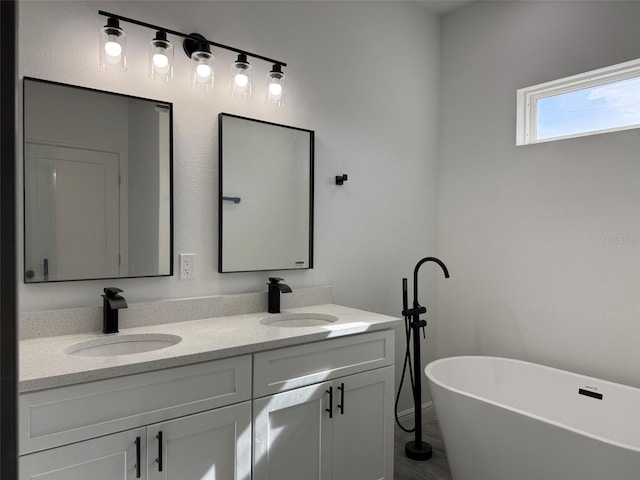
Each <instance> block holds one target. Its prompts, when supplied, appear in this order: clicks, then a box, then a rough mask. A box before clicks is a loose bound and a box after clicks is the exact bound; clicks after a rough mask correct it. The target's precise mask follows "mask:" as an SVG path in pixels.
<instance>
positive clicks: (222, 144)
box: [218, 113, 314, 273]
mask: <svg viewBox="0 0 640 480" xmlns="http://www.w3.org/2000/svg"><path fill="white" fill-rule="evenodd" d="M218 129H219V136H218V139H219V152H218V153H219V155H218V159H219V217H218V218H219V230H218V231H219V243H218V245H219V252H218V259H219V260H218V271H219V272H221V273H227V272H249V271H272V270H300V269H309V268H313V180H314V132H313V131H312V130H306V129H303V128H297V127H290V126H287V125H280V124H276V123H270V122H265V121H261V120H255V119H252V118H246V117H239V116H236V115H231V114H228V113H221V114H219V116H218Z"/></svg>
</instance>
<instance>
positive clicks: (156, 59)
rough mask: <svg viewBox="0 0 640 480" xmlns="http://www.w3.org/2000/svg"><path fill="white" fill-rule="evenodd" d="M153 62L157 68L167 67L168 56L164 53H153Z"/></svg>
mask: <svg viewBox="0 0 640 480" xmlns="http://www.w3.org/2000/svg"><path fill="white" fill-rule="evenodd" d="M153 64H154V65H155V66H156V67H158V68H167V65H169V58H168V57H167V56H166V55H165V54H164V53H156V54H154V55H153Z"/></svg>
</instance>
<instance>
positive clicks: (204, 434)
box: [87, 402, 251, 480]
mask: <svg viewBox="0 0 640 480" xmlns="http://www.w3.org/2000/svg"><path fill="white" fill-rule="evenodd" d="M147 466H148V468H147V471H148V479H149V480H205V479H206V480H250V479H251V403H250V402H244V403H239V404H237V405H231V406H229V407H223V408H217V409H215V410H210V411H208V412H204V413H199V414H196V415H189V416H187V417H182V418H178V419H176V420H171V421H169V422H164V423H156V424H155V425H150V426H148V427H147ZM87 478H88V477H87ZM91 480H93V479H91Z"/></svg>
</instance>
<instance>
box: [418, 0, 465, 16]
mask: <svg viewBox="0 0 640 480" xmlns="http://www.w3.org/2000/svg"><path fill="white" fill-rule="evenodd" d="M473 1H474V0H414V3H417V4H418V5H420V6H422V7H424V8H426V9H427V10H429V11H430V12H433V13H436V14H438V15H444V14H446V13H449V12H452V11H453V10H457V9H458V8H460V7H463V6H465V5H468V4H469V3H472V2H473Z"/></svg>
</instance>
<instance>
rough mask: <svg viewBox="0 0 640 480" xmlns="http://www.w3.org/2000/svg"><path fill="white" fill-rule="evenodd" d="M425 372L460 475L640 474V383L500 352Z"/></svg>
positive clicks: (565, 479)
mask: <svg viewBox="0 0 640 480" xmlns="http://www.w3.org/2000/svg"><path fill="white" fill-rule="evenodd" d="M638 368H640V366H639V367H638ZM425 373H426V375H427V378H428V380H429V387H430V389H431V394H432V396H433V401H434V405H435V409H436V413H437V416H438V420H439V422H440V429H441V431H442V436H443V439H444V443H445V447H446V450H447V457H448V459H449V465H450V467H451V473H452V475H453V478H454V479H455V480H640V389H638V388H633V387H629V386H625V385H621V384H617V383H612V382H607V381H604V380H598V379H596V378H590V377H585V376H582V375H577V374H574V373H570V372H566V371H563V370H557V369H555V368H549V367H544V366H541V365H536V364H534V363H528V362H523V361H519V360H510V359H506V358H496V357H451V358H444V359H442V360H436V361H435V362H432V363H430V364H429V365H427V367H426V368H425Z"/></svg>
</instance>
